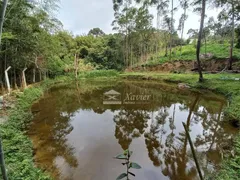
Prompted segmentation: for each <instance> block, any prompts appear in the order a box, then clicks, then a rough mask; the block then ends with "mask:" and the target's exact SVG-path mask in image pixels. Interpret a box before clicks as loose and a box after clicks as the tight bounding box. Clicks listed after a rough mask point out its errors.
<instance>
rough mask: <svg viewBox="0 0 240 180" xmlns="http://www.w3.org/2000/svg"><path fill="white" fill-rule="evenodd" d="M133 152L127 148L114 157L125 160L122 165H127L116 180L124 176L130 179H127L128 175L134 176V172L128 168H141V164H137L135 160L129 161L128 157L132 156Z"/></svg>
mask: <svg viewBox="0 0 240 180" xmlns="http://www.w3.org/2000/svg"><path fill="white" fill-rule="evenodd" d="M132 154H133V152H132V151H129V150H128V149H127V150H125V151H124V152H123V154H119V155H117V156H116V157H115V158H116V159H119V160H124V161H125V162H124V163H122V165H123V166H126V167H127V171H126V172H124V173H122V174H120V175H119V176H118V177H117V179H116V180H119V179H123V178H126V179H127V180H130V179H129V176H130V175H131V176H136V175H135V174H134V173H132V172H130V171H129V170H130V169H141V166H140V165H138V164H137V163H135V162H131V161H130V157H131V156H132Z"/></svg>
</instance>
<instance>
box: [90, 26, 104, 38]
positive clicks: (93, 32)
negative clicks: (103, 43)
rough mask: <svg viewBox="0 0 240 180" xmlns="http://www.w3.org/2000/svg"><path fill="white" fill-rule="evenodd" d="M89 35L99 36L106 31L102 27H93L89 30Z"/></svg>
mask: <svg viewBox="0 0 240 180" xmlns="http://www.w3.org/2000/svg"><path fill="white" fill-rule="evenodd" d="M88 35H92V36H95V37H99V36H103V35H105V33H104V32H103V31H102V30H101V29H100V28H93V29H91V30H90V31H89V32H88Z"/></svg>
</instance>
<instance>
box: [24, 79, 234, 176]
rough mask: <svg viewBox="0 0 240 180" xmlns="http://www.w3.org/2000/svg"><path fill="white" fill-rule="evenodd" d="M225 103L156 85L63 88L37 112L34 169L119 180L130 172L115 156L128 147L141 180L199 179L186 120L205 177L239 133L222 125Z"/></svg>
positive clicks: (40, 103)
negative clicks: (39, 168) (118, 177)
mask: <svg viewBox="0 0 240 180" xmlns="http://www.w3.org/2000/svg"><path fill="white" fill-rule="evenodd" d="M226 105H227V101H226V100H225V99H224V97H222V96H219V95H216V94H213V93H211V92H208V91H205V92H201V93H200V92H192V91H189V90H178V88H177V87H176V85H174V84H165V83H156V82H150V81H123V80H121V81H112V80H108V81H81V82H78V83H76V84H75V83H70V84H59V85H56V86H55V87H54V88H51V89H50V90H49V91H48V92H46V93H45V94H44V96H43V98H42V99H40V100H39V101H38V102H36V103H35V104H34V105H33V107H32V112H33V114H34V120H33V122H32V124H31V125H30V127H29V130H28V134H29V136H30V138H31V140H32V141H33V144H34V153H35V163H36V165H37V166H39V167H41V168H42V169H44V170H46V171H47V172H48V173H49V174H51V175H52V177H54V179H60V180H95V179H96V180H108V179H109V180H114V179H116V178H117V176H118V175H119V174H121V173H122V172H125V171H126V167H124V166H123V165H122V164H121V163H122V161H121V160H116V159H114V158H113V157H114V156H116V155H117V154H120V153H122V152H123V150H125V149H130V150H131V151H133V155H132V157H131V161H133V162H137V163H138V164H139V165H141V167H142V169H139V170H133V173H135V174H136V177H133V178H131V179H137V180H159V179H161V180H164V179H177V180H192V179H198V173H197V170H196V166H195V162H194V160H193V156H192V152H191V150H190V146H189V143H188V140H187V137H186V134H185V131H184V128H183V125H182V122H185V123H186V125H187V127H188V128H189V131H190V135H191V138H192V141H193V144H194V147H195V149H196V155H197V157H198V160H199V164H200V167H201V169H202V172H203V174H207V173H211V172H212V171H214V170H216V169H217V168H218V165H219V164H220V162H221V157H222V155H223V154H224V153H226V152H227V151H228V149H229V146H230V144H231V142H232V138H233V137H234V136H235V134H237V132H238V130H237V129H234V128H232V127H231V126H230V125H228V124H225V123H223V118H224V117H223V109H224V107H225V106H226Z"/></svg>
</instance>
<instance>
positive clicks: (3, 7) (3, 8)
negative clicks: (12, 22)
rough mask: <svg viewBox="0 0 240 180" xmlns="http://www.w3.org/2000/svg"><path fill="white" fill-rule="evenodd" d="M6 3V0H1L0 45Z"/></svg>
mask: <svg viewBox="0 0 240 180" xmlns="http://www.w3.org/2000/svg"><path fill="white" fill-rule="evenodd" d="M7 4H8V0H4V1H3V5H2V9H1V17H0V18H1V19H0V45H1V42H2V29H3V23H4V17H5V13H6V9H7Z"/></svg>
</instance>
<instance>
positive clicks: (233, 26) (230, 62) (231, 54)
mask: <svg viewBox="0 0 240 180" xmlns="http://www.w3.org/2000/svg"><path fill="white" fill-rule="evenodd" d="M234 11H235V10H234V1H233V0H232V41H231V47H230V57H229V66H228V70H232V62H233V46H234V35H235V22H234V19H235V16H234Z"/></svg>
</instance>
